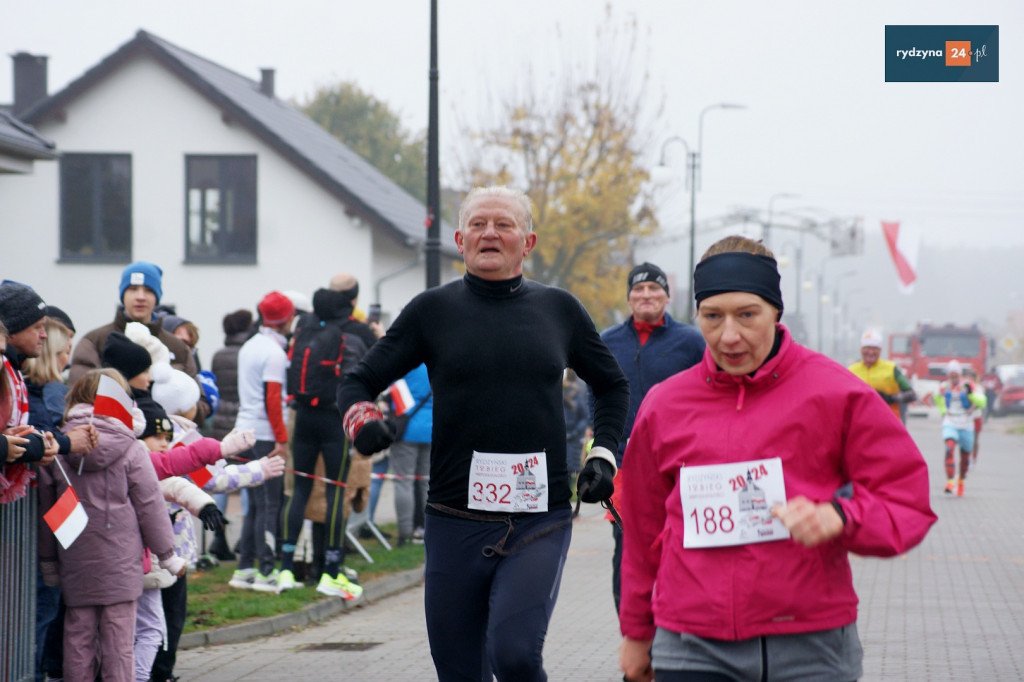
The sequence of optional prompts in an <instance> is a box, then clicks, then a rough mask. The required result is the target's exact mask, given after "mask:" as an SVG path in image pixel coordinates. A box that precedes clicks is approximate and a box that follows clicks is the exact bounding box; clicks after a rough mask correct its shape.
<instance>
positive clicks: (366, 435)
mask: <svg viewBox="0 0 1024 682" xmlns="http://www.w3.org/2000/svg"><path fill="white" fill-rule="evenodd" d="M393 442H395V429H394V427H393V426H391V425H390V424H388V423H387V421H385V420H384V419H372V420H370V421H368V422H366V423H365V424H363V427H362V428H361V429H359V431H358V432H357V433H356V437H355V439H354V440H353V441H352V444H353V445H355V446H356V450H358V451H359V454H361V455H365V456H366V457H369V456H370V455H372V454H374V453H377V452H380V451H381V450H383V449H384V448H386V447H388V446H389V445H391V444H392V443H393Z"/></svg>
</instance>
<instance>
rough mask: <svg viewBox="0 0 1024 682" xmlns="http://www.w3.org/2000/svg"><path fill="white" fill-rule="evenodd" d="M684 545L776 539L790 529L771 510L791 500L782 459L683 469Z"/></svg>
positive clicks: (681, 491)
mask: <svg viewBox="0 0 1024 682" xmlns="http://www.w3.org/2000/svg"><path fill="white" fill-rule="evenodd" d="M679 493H680V495H681V496H682V501H683V547H685V548H686V549H699V548H706V547H727V546H730V545H746V544H749V543H753V542H771V541H773V540H783V539H785V538H788V537H789V531H788V530H786V527H785V526H784V525H782V522H781V521H779V520H778V519H775V518H772V515H771V509H772V507H773V506H774V505H776V504H781V503H784V502H785V501H786V485H785V481H783V478H782V460H781V459H780V458H778V457H774V458H772V459H759V460H754V461H750V462H735V463H732V464H712V465H707V466H689V467H682V468H680V470H679Z"/></svg>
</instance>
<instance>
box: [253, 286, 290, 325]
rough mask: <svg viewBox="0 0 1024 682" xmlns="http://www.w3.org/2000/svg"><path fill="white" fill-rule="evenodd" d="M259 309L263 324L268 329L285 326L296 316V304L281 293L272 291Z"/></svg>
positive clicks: (264, 298) (265, 297)
mask: <svg viewBox="0 0 1024 682" xmlns="http://www.w3.org/2000/svg"><path fill="white" fill-rule="evenodd" d="M257 307H258V309H259V311H260V315H262V316H263V324H265V325H267V326H268V327H276V326H278V325H281V324H284V323H285V322H287V321H288V319H289V318H290V317H291V316H292V315H294V314H295V304H293V303H292V301H291V299H290V298H288V297H287V296H285V295H284V294H282V293H281V292H280V291H271V292H270V293H269V294H267V295H266V296H264V297H263V300H262V301H260V304H259V306H257Z"/></svg>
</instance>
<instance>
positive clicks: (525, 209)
mask: <svg viewBox="0 0 1024 682" xmlns="http://www.w3.org/2000/svg"><path fill="white" fill-rule="evenodd" d="M477 197H507V198H509V199H512V200H513V201H514V202H515V203H516V204H517V208H518V209H519V214H520V216H521V217H522V220H521V221H520V223H521V225H520V226H521V227H522V228H523V230H524V231H525V232H526V234H529V233H531V232H533V202H532V201H530V197H529V196H527V195H526V193H525V192H523V191H522V190H518V189H515V188H513V187H505V186H503V185H491V186H490V187H474V188H473V189H471V190H469V194H467V195H466V197H465V198H464V199H463V200H462V205H461V206H460V207H459V230H462V229H464V228H465V227H466V220H467V218H468V215H467V213H466V209H467V208H468V207H469V205H470V204H471V203H472V202H473V200H474V199H476V198H477Z"/></svg>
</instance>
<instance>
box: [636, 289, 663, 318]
mask: <svg viewBox="0 0 1024 682" xmlns="http://www.w3.org/2000/svg"><path fill="white" fill-rule="evenodd" d="M666 305H668V292H666V291H665V290H664V289H662V288H661V286H660V285H658V284H657V283H656V282H640V283H639V284H636V285H635V286H634V287H633V288H632V289H630V290H629V309H630V310H632V311H633V319H634V320H639V321H641V322H658V321H660V320H661V318H662V317H663V316H664V315H665V306H666Z"/></svg>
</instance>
